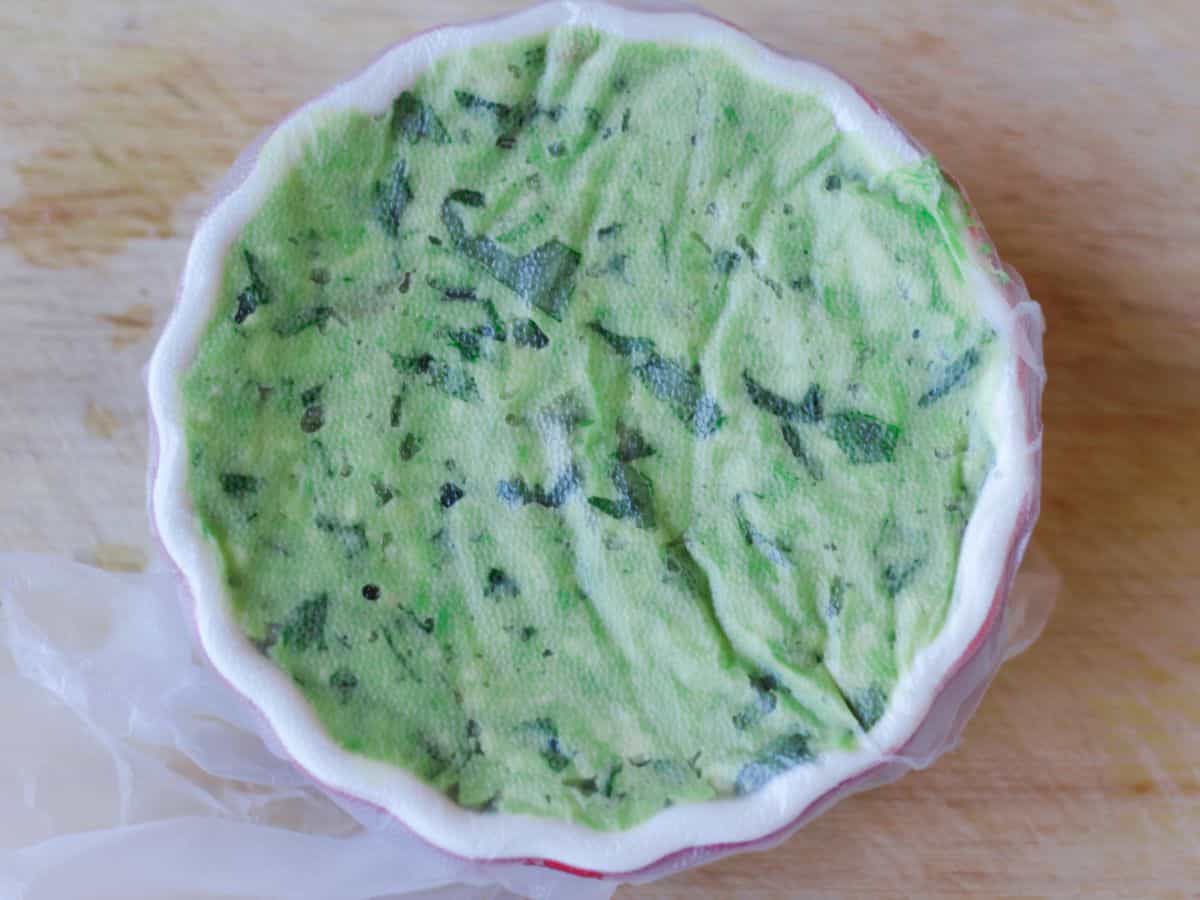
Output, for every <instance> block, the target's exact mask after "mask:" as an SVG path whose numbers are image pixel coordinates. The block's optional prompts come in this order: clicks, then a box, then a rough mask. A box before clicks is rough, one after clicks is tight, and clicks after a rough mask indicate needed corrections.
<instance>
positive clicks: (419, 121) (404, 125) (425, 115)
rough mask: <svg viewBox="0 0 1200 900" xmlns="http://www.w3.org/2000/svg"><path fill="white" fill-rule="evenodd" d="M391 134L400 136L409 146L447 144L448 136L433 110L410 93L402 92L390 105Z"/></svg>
mask: <svg viewBox="0 0 1200 900" xmlns="http://www.w3.org/2000/svg"><path fill="white" fill-rule="evenodd" d="M392 133H393V134H394V135H398V136H399V135H402V136H403V137H404V138H405V139H406V140H407V141H408V142H409V143H410V144H416V143H418V142H420V141H421V140H426V139H427V140H430V141H432V142H433V143H435V144H449V143H450V134H449V132H447V131H446V128H445V126H444V125H442V122H441V120H440V119H439V118H438V117H437V115H436V114H435V113H434V111H433V109H432V108H431V107H430V106H429V105H428V104H426V103H424V102H423V101H421V100H419V99H418V98H417V96H416V95H415V94H413V93H412V92H411V91H404V92H402V93H401V94H400V96H399V97H397V98H396V101H395V102H394V103H393V104H392Z"/></svg>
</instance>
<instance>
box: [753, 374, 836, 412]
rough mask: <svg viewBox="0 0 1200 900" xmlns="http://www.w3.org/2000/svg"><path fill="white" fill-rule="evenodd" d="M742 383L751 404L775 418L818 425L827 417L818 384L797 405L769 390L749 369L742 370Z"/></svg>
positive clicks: (811, 387)
mask: <svg viewBox="0 0 1200 900" xmlns="http://www.w3.org/2000/svg"><path fill="white" fill-rule="evenodd" d="M742 383H743V384H744V385H745V386H746V393H747V394H749V395H750V402H751V403H753V404H754V405H755V406H757V407H758V408H759V409H765V410H766V411H767V412H769V413H770V414H771V415H773V416H779V417H780V418H781V419H783V420H784V421H788V422H805V423H807V424H810V425H811V424H816V423H817V422H820V421H821V420H822V419H823V418H824V417H825V404H824V400H823V398H822V396H821V388H820V386H819V385H817V384H812V385H809V388H808V390H807V391H806V392H805V394H804V397H803V399H801V400H800V402H799V403H795V402H793V401H791V400H788V399H786V398H785V397H783V396H781V395H779V394H776V393H774V392H773V391H770V390H768V389H767V388H765V387H764V386H763V385H761V384H759V383H758V382H757V381H755V380H754V378H753V377H752V376H751V375H750V371H749V370H748V369H743V370H742Z"/></svg>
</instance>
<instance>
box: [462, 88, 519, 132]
mask: <svg viewBox="0 0 1200 900" xmlns="http://www.w3.org/2000/svg"><path fill="white" fill-rule="evenodd" d="M454 99H455V100H457V101H458V105H459V106H461V107H462V108H463V109H465V110H468V111H470V112H484V113H488V114H489V115H493V116H495V117H496V121H497V123H499V124H501V125H503V124H504V123H506V122H507V121H508V120H509V119H511V118H512V115H513V107H511V106H509V105H508V104H506V103H497V102H495V101H494V100H485V99H484V98H483V97H480V96H479V95H478V94H473V93H471V92H470V91H455V92H454Z"/></svg>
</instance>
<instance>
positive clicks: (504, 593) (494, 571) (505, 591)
mask: <svg viewBox="0 0 1200 900" xmlns="http://www.w3.org/2000/svg"><path fill="white" fill-rule="evenodd" d="M520 593H521V588H520V586H519V585H518V584H517V582H516V581H515V580H514V579H513V578H512V576H511V575H509V574H508V573H507V572H505V571H504V570H503V569H499V568H494V567H493V568H491V569H489V570H488V573H487V584H485V585H484V588H483V594H484V596H485V597H496V596H499V597H515V596H517V595H518V594H520Z"/></svg>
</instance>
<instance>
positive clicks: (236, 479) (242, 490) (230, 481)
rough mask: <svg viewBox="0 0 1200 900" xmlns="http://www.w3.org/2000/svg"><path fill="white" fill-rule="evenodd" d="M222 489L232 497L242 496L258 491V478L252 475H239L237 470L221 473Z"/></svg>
mask: <svg viewBox="0 0 1200 900" xmlns="http://www.w3.org/2000/svg"><path fill="white" fill-rule="evenodd" d="M221 490H223V491H224V492H225V493H226V494H229V495H230V496H232V497H241V496H243V495H245V494H253V493H256V492H257V491H258V479H257V478H255V477H254V476H252V475H239V474H237V473H236V472H222V473H221Z"/></svg>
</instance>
